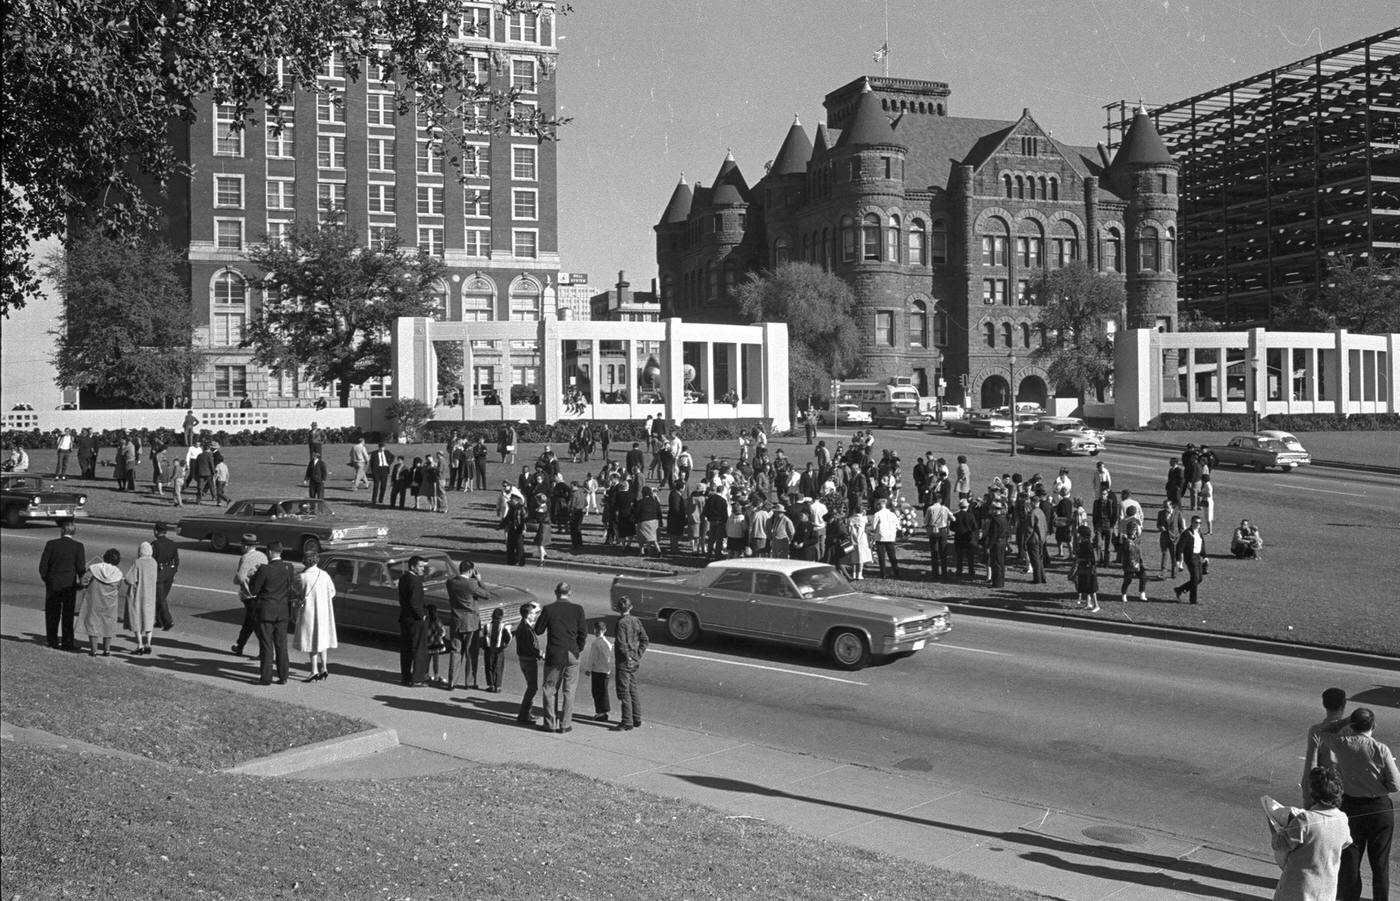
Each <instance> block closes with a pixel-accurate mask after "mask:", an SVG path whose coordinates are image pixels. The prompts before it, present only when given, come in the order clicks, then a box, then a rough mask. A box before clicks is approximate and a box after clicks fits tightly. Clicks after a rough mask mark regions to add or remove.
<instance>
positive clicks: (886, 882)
mask: <svg viewBox="0 0 1400 901" xmlns="http://www.w3.org/2000/svg"><path fill="white" fill-rule="evenodd" d="M26 651H32V653H26ZM4 663H5V670H4V672H3V677H4V683H5V692H4V695H3V707H2V709H0V715H3V716H4V718H5V719H7V720H8V721H10V722H13V723H15V724H26V725H32V726H36V727H38V728H43V729H48V730H51V731H56V732H59V733H60V734H63V735H66V736H70V737H73V738H81V739H82V740H84V741H87V742H91V743H95V744H105V745H108V746H110V747H120V748H123V749H125V750H129V751H136V752H138V753H141V754H145V755H147V756H149V757H151V758H152V759H151V760H150V761H137V760H131V759H129V758H118V757H107V756H102V755H93V754H78V753H73V752H69V751H64V750H54V749H52V748H36V747H30V746H26V745H22V744H17V743H12V742H9V743H6V745H5V748H4V753H3V755H0V844H2V845H3V847H4V855H3V858H0V881H3V884H4V886H5V891H4V893H5V896H6V897H14V898H71V897H89V898H100V897H105V898H172V897H173V898H182V899H183V898H192V897H213V898H221V899H241V898H284V897H313V898H347V899H358V898H366V899H368V898H376V899H378V898H493V899H507V901H510V899H534V898H571V899H590V901H592V899H599V901H601V899H612V898H619V899H621V898H626V899H635V898H648V899H650V898H763V899H811V898H837V897H840V898H865V899H884V898H888V899H901V901H902V899H907V898H908V897H910V886H918V892H919V893H920V894H921V895H923V896H925V897H931V898H941V899H947V901H1033V899H1035V898H1038V897H1040V896H1038V895H1034V894H1031V893H1026V892H1021V891H1017V890H1014V889H1010V888H1007V887H1004V886H998V885H994V884H992V883H988V882H984V881H982V880H979V879H975V878H972V877H967V876H963V875H960V874H956V873H949V872H947V871H944V870H939V869H935V868H933V867H927V866H919V865H915V864H910V863H908V862H904V861H896V860H893V859H890V858H886V857H882V856H880V855H876V854H872V853H869V852H865V851H861V850H859V849H854V848H848V847H845V846H842V845H837V844H828V843H826V842H821V841H817V840H813V839H811V838H808V837H805V836H802V835H799V834H797V833H794V832H792V831H789V830H787V829H784V828H782V827H778V826H772V825H769V824H766V823H763V822H756V821H752V820H745V819H736V818H732V817H727V816H724V815H723V814H721V813H719V812H717V811H714V810H710V809H708V808H703V807H698V806H694V805H686V804H681V803H678V802H674V801H670V800H667V799H662V798H659V797H655V796H651V795H647V794H644V793H642V792H639V791H635V790H632V789H628V788H621V787H618V786H615V785H610V784H606V783H601V782H597V781H593V780H589V779H585V778H582V777H579V776H575V775H573V774H569V773H563V772H557V771H552V770H543V769H539V768H535V767H530V766H511V767H470V766H469V767H466V768H464V769H461V770H458V771H454V772H451V773H448V774H445V775H436V776H431V777H419V778H412V779H402V780H382V781H380V780H376V781H347V782H311V781H302V780H297V779H260V778H255V777H248V776H233V775H229V774H227V773H221V772H217V771H213V770H211V769H209V767H210V766H212V765H218V764H222V763H223V762H225V761H228V760H230V759H238V758H240V757H245V756H247V754H248V752H249V751H250V750H255V751H256V752H258V753H260V752H262V751H266V750H274V749H276V748H278V747H281V746H283V744H284V743H285V740H286V737H287V736H297V737H299V738H305V739H306V740H308V741H310V740H315V739H316V738H321V737H325V735H324V734H322V733H323V732H324V731H325V730H324V729H318V728H316V727H312V726H309V725H308V723H311V722H314V721H317V720H318V719H320V720H321V721H322V722H324V721H325V720H335V719H339V718H335V717H328V716H326V715H324V714H318V713H315V712H313V711H308V710H306V709H304V708H300V707H294V706H290V705H282V704H275V703H271V702H266V701H259V700H257V699H253V698H248V697H246V696H243V695H239V696H236V697H229V696H228V693H227V692H223V691H220V690H218V689H210V688H205V687H203V686H199V685H196V684H193V683H189V682H187V681H185V680H181V679H173V678H170V677H168V676H167V677H160V676H158V675H156V674H150V673H141V672H137V671H135V670H134V669H133V668H126V667H122V666H120V665H118V666H112V665H111V664H112V661H111V660H105V661H104V660H90V659H89V658H87V657H86V656H81V657H80V656H77V655H68V654H62V655H60V654H54V653H52V652H49V651H45V650H42V649H30V648H25V647H24V646H18V647H15V646H12V647H10V648H8V649H7V650H6V651H5V654H4ZM26 671H28V672H29V673H30V676H28V677H27V676H26V675H25V672H26ZM94 672H95V673H100V676H96V677H94V676H93V675H91V673H94ZM43 680H51V681H49V682H48V684H50V685H55V686H60V687H61V690H52V691H51V690H46V689H44V688H43V687H42V685H41V682H42V681H43ZM342 722H348V721H342ZM350 725H351V726H355V725H356V724H353V723H351V724H350ZM260 743H261V744H262V745H266V746H265V747H259V744H260Z"/></svg>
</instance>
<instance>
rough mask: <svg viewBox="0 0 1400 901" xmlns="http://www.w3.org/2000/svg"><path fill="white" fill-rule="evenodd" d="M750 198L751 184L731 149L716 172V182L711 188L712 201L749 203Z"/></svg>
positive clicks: (718, 202) (713, 202)
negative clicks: (746, 179) (745, 177)
mask: <svg viewBox="0 0 1400 901" xmlns="http://www.w3.org/2000/svg"><path fill="white" fill-rule="evenodd" d="M748 200H749V185H748V183H747V182H746V181H744V174H743V173H742V172H740V171H739V164H738V163H737V162H735V161H734V152H733V151H730V152H729V153H726V154H725V156H724V162H723V163H721V164H720V167H719V172H717V173H716V174H715V183H714V185H713V186H711V188H710V203H712V204H728V203H748Z"/></svg>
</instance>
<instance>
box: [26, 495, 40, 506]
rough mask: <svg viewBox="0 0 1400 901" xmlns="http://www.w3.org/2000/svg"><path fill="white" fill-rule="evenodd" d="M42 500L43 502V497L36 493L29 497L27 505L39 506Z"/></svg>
mask: <svg viewBox="0 0 1400 901" xmlns="http://www.w3.org/2000/svg"><path fill="white" fill-rule="evenodd" d="M43 502H44V499H43V498H41V497H39V496H38V495H37V494H36V495H35V496H34V497H32V498H30V499H29V506H31V507H37V506H39V505H40V504H42V503H43Z"/></svg>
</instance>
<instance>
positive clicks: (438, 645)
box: [425, 604, 447, 685]
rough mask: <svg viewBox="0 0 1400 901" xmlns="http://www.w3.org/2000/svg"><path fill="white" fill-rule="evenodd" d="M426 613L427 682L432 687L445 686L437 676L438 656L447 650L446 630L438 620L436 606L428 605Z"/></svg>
mask: <svg viewBox="0 0 1400 901" xmlns="http://www.w3.org/2000/svg"><path fill="white" fill-rule="evenodd" d="M425 609H426V610H427V613H428V681H429V682H432V683H433V684H434V685H446V684H447V683H446V682H445V681H443V679H442V678H440V677H439V676H438V655H439V654H441V653H442V652H443V651H445V650H447V628H446V627H445V626H443V624H442V620H440V619H438V611H437V605H435V604H429V605H428V606H427V607H426V608H425Z"/></svg>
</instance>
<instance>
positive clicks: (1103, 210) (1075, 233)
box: [655, 76, 1177, 407]
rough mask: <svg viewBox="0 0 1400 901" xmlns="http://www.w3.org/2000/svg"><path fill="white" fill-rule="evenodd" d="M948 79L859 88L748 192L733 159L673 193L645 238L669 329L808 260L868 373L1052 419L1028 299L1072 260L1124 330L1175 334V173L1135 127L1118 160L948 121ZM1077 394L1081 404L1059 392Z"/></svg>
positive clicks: (1145, 123) (784, 150)
mask: <svg viewBox="0 0 1400 901" xmlns="http://www.w3.org/2000/svg"><path fill="white" fill-rule="evenodd" d="M949 94H950V91H949V87H948V85H947V84H944V83H942V82H934V81H918V80H911V79H902V78H888V77H873V76H872V77H866V78H859V79H856V80H855V81H852V82H850V83H849V84H846V85H844V86H842V87H840V88H837V89H836V90H835V91H832V92H831V93H829V94H827V95H826V99H825V103H824V106H825V109H826V122H825V123H824V124H819V125H818V126H817V128H816V132H815V135H814V136H811V137H809V136H808V133H807V131H806V129H805V128H804V127H803V126H802V124H801V123H800V122H797V121H794V122H793V124H792V126H791V128H789V130H788V133H787V136H786V137H785V138H784V139H783V141H782V144H781V146H780V147H779V148H778V152H777V156H776V157H775V158H774V159H773V161H772V162H771V163H769V164H768V165H767V167H766V168H767V171H766V173H765V174H764V176H763V177H762V178H760V179H759V180H758V182H757V183H755V184H754V185H752V186H750V185H749V184H748V183H747V182H746V180H745V178H744V176H743V174H742V173H741V172H740V170H739V166H738V163H737V162H736V161H735V160H734V158H733V156H732V155H730V156H729V157H727V158H726V159H725V160H724V162H723V164H722V165H721V166H720V169H719V172H718V174H717V175H716V176H715V179H714V181H713V182H712V183H711V184H710V185H709V186H708V187H706V186H702V185H701V184H699V183H696V184H695V185H694V186H691V185H689V184H687V183H686V181H685V179H684V177H682V179H681V182H680V184H678V185H677V186H676V188H675V190H674V192H673V193H672V195H671V199H670V202H669V203H668V204H667V206H666V209H665V212H664V213H663V214H662V217H661V221H660V222H659V223H658V224H657V225H656V227H655V231H656V256H657V268H658V277H659V286H660V293H661V305H662V311H663V313H662V315H663V316H681V317H684V318H686V319H689V320H711V321H717V322H726V321H735V320H737V319H738V315H739V314H738V310H737V307H736V305H735V302H734V293H733V290H734V288H735V286H736V285H737V284H738V283H739V282H740V281H741V280H742V279H743V278H744V277H745V276H746V275H747V274H748V273H749V272H753V271H762V270H767V269H771V268H772V267H774V266H776V265H778V264H779V263H782V262H785V261H798V260H805V261H808V262H811V263H814V264H816V265H819V266H821V267H823V268H824V269H827V270H828V271H831V272H834V273H835V274H837V275H838V276H840V277H841V278H843V279H844V280H846V281H847V282H848V283H849V284H850V286H851V288H852V289H853V291H854V293H855V297H856V304H857V309H856V315H857V321H858V323H859V327H860V330H861V339H862V345H863V348H864V359H865V363H866V367H867V375H868V377H870V378H876V379H881V380H884V379H888V378H909V379H911V380H912V382H913V383H914V384H915V385H916V386H917V387H918V389H919V391H920V393H921V394H923V395H924V396H933V395H935V394H937V393H938V389H939V380H940V379H942V380H943V382H944V384H945V385H946V389H945V391H944V397H945V399H946V400H947V401H948V402H952V403H965V404H970V405H972V406H983V407H991V406H999V405H1001V404H1003V403H1006V402H1007V399H1008V395H1009V394H1010V393H1011V392H1010V390H1009V388H1010V385H1009V380H1010V379H1011V378H1013V376H1012V374H1011V359H1012V356H1013V355H1015V358H1016V367H1015V374H1014V381H1015V385H1014V393H1015V396H1016V399H1017V400H1021V401H1034V402H1039V403H1041V404H1047V403H1048V401H1049V400H1050V398H1051V397H1053V396H1054V395H1055V393H1056V391H1055V387H1056V386H1052V385H1048V384H1047V380H1046V377H1045V372H1044V370H1043V369H1041V368H1040V367H1039V366H1037V365H1035V364H1034V363H1032V362H1031V361H1030V359H1029V358H1030V353H1031V351H1032V350H1033V349H1034V348H1036V347H1039V346H1041V345H1042V344H1043V343H1044V342H1045V341H1046V340H1047V338H1048V336H1047V334H1046V332H1045V330H1044V329H1043V328H1041V327H1040V326H1039V324H1038V318H1039V309H1038V308H1037V307H1036V306H1034V305H1033V304H1031V302H1030V298H1029V296H1028V290H1027V288H1028V286H1029V284H1030V282H1031V280H1032V278H1033V276H1034V274H1035V272H1036V271H1037V270H1039V269H1042V268H1044V267H1051V268H1054V267H1062V266H1067V265H1069V264H1070V263H1072V262H1074V261H1083V262H1085V263H1087V264H1088V265H1089V267H1091V268H1092V269H1094V270H1096V271H1100V272H1106V273H1113V274H1115V275H1118V276H1121V277H1123V278H1124V279H1125V282H1126V291H1127V309H1126V310H1124V312H1123V316H1122V317H1121V321H1120V323H1119V325H1121V326H1126V327H1128V328H1138V327H1147V328H1157V329H1161V330H1166V331H1174V330H1175V328H1176V317H1177V312H1176V310H1177V297H1176V210H1177V164H1176V163H1175V162H1174V161H1173V160H1172V158H1171V155H1170V154H1169V153H1168V152H1167V150H1166V148H1165V147H1164V145H1163V144H1162V141H1161V139H1160V137H1159V136H1158V134H1157V132H1156V130H1155V129H1154V127H1153V125H1152V122H1151V120H1150V119H1149V118H1148V117H1147V115H1146V114H1145V113H1144V112H1142V111H1139V113H1138V115H1137V116H1135V118H1134V120H1133V122H1132V124H1131V125H1130V127H1129V128H1128V130H1127V132H1126V134H1125V135H1124V139H1123V142H1122V144H1121V145H1120V146H1119V148H1118V151H1117V154H1116V155H1115V156H1113V157H1111V158H1110V156H1109V154H1108V153H1107V151H1105V150H1103V149H1102V148H1101V147H1100V148H1093V147H1073V146H1070V145H1067V144H1064V143H1062V142H1060V141H1057V140H1055V139H1054V137H1053V136H1052V135H1051V133H1050V132H1049V131H1047V130H1046V129H1045V128H1043V127H1042V126H1041V125H1040V123H1038V122H1036V120H1035V119H1034V118H1033V117H1032V116H1031V114H1030V111H1029V110H1023V111H1022V113H1021V115H1020V116H1019V117H1018V118H1016V119H1014V120H998V119H972V118H963V117H958V116H953V115H951V113H950V106H949ZM1069 393H1072V392H1069Z"/></svg>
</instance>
